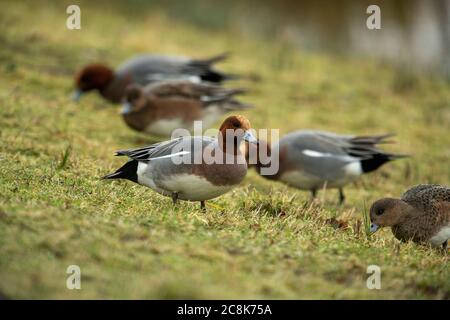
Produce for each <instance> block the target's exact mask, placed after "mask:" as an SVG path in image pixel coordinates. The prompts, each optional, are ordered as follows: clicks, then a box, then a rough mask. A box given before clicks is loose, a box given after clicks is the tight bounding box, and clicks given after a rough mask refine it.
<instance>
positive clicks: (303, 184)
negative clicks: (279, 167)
mask: <svg viewBox="0 0 450 320" xmlns="http://www.w3.org/2000/svg"><path fill="white" fill-rule="evenodd" d="M280 180H281V181H283V182H285V183H287V184H288V185H290V186H293V187H296V188H298V189H302V190H311V189H316V188H318V187H319V186H321V185H323V183H324V181H322V180H321V179H319V178H318V177H316V176H313V175H311V174H308V173H306V172H304V171H300V170H296V171H288V172H286V173H284V174H282V175H281V177H280Z"/></svg>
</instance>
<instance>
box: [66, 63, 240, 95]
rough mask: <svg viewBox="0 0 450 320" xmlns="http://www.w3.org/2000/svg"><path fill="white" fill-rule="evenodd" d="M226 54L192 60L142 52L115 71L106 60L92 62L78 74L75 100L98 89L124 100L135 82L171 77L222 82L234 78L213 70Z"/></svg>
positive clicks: (101, 92) (145, 82)
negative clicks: (128, 88) (126, 89)
mask: <svg viewBox="0 0 450 320" xmlns="http://www.w3.org/2000/svg"><path fill="white" fill-rule="evenodd" d="M226 56H227V55H226V54H221V55H218V56H215V57H211V58H209V59H191V58H187V57H178V56H166V55H138V56H136V57H133V58H131V59H129V60H127V61H125V62H124V63H123V64H122V65H120V66H119V67H118V68H117V69H116V70H115V71H114V70H113V69H112V68H111V67H109V66H107V65H104V64H102V63H95V64H89V65H86V66H84V67H83V68H81V70H79V71H78V72H77V74H76V75H75V93H74V95H73V99H74V100H76V101H77V100H78V99H79V98H80V97H81V96H82V95H83V94H84V93H86V92H89V91H93V90H97V91H98V92H99V93H100V94H101V95H102V96H103V98H105V99H107V100H109V101H111V102H113V103H120V102H121V101H122V98H123V96H124V93H125V88H126V87H127V86H128V85H130V84H132V83H137V84H140V85H146V84H148V83H151V82H155V81H161V80H170V79H182V80H189V81H193V82H201V81H207V82H213V83H220V82H222V81H224V80H226V79H228V78H231V77H233V76H230V75H227V74H224V73H222V72H220V71H217V70H215V69H213V65H214V64H215V63H216V62H219V61H221V60H224V59H225V58H226Z"/></svg>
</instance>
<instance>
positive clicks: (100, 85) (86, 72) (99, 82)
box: [73, 64, 114, 101]
mask: <svg viewBox="0 0 450 320" xmlns="http://www.w3.org/2000/svg"><path fill="white" fill-rule="evenodd" d="M113 79H114V71H113V70H112V69H111V68H109V67H107V66H105V65H103V64H89V65H87V66H84V67H83V68H82V69H81V70H80V71H78V73H77V74H76V75H75V87H76V91H75V93H74V95H73V100H75V101H78V100H79V99H80V97H81V95H82V94H83V93H85V92H88V91H91V90H102V89H104V88H106V86H107V85H108V84H109V83H110V82H111V81H112V80H113Z"/></svg>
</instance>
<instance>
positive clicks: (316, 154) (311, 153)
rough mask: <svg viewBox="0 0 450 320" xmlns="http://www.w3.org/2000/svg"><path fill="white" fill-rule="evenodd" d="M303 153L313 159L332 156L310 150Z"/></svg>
mask: <svg viewBox="0 0 450 320" xmlns="http://www.w3.org/2000/svg"><path fill="white" fill-rule="evenodd" d="M302 153H303V154H304V155H305V156H308V157H313V158H323V157H330V156H332V154H331V153H323V152H319V151H314V150H309V149H305V150H303V151H302Z"/></svg>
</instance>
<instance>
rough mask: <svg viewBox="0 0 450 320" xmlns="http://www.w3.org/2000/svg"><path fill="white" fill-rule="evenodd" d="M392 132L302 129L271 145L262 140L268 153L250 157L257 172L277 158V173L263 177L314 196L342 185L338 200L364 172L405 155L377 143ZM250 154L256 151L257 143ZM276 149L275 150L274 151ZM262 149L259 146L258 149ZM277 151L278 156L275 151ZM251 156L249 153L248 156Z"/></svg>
mask: <svg viewBox="0 0 450 320" xmlns="http://www.w3.org/2000/svg"><path fill="white" fill-rule="evenodd" d="M389 136H390V135H382V136H351V135H338V134H335V133H331V132H325V131H313V130H300V131H295V132H292V133H289V134H287V135H285V136H284V137H282V138H281V139H280V140H279V142H278V143H276V144H274V145H273V146H272V147H271V146H269V145H268V144H267V143H266V142H264V141H262V140H260V141H259V144H258V146H257V147H256V148H258V149H263V150H264V148H265V149H266V150H267V154H268V155H269V157H268V158H267V159H261V158H260V157H259V156H257V157H256V159H254V158H255V157H253V158H251V159H249V161H250V163H254V164H255V166H256V167H257V171H258V173H260V174H261V169H262V168H264V167H270V166H273V164H272V161H279V162H278V168H279V169H278V171H277V172H276V173H275V174H269V175H262V176H263V177H264V178H267V179H272V180H278V181H281V182H284V183H286V184H288V185H290V186H292V187H295V188H298V189H301V190H309V191H311V193H312V197H313V198H314V197H315V196H316V193H317V190H320V189H322V188H324V187H326V188H337V189H339V202H340V203H343V202H344V200H345V196H344V191H343V188H344V186H345V185H346V184H348V183H350V182H353V181H355V180H357V179H358V178H359V177H360V176H361V175H362V174H365V173H369V172H372V171H374V170H376V169H378V168H379V167H380V166H382V165H383V164H385V163H386V162H389V161H391V160H394V159H398V158H402V157H405V156H403V155H395V154H390V153H386V152H383V151H382V150H380V149H378V148H377V144H380V143H386V142H387V141H386V139H387V138H388V137H389ZM249 148H253V150H250V151H252V152H251V153H249V154H250V155H251V154H253V155H257V154H258V153H256V150H255V149H254V148H255V146H251V145H249V146H247V151H246V152H249ZM275 149H276V152H273V151H274V150H275ZM258 151H259V150H258ZM277 154H278V157H276V156H275V155H277ZM247 157H248V156H247Z"/></svg>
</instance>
